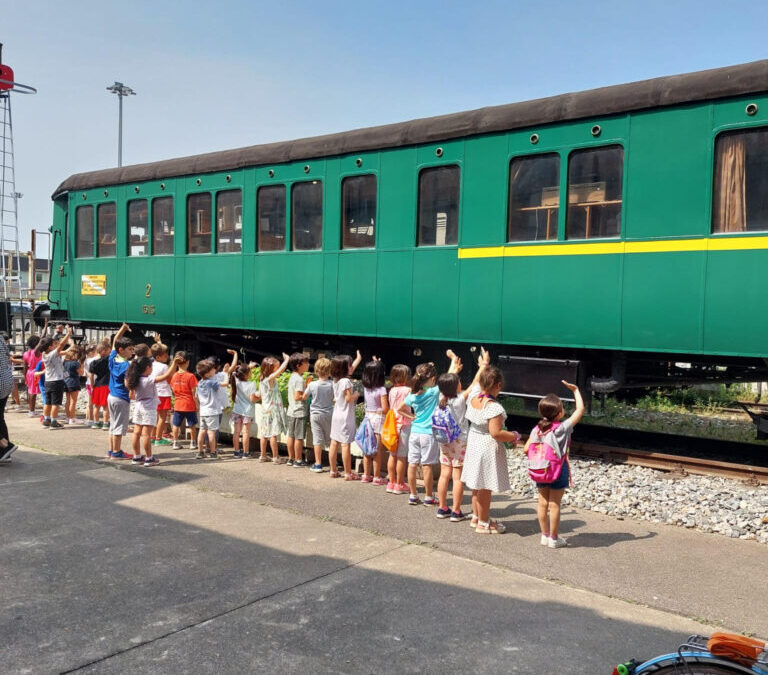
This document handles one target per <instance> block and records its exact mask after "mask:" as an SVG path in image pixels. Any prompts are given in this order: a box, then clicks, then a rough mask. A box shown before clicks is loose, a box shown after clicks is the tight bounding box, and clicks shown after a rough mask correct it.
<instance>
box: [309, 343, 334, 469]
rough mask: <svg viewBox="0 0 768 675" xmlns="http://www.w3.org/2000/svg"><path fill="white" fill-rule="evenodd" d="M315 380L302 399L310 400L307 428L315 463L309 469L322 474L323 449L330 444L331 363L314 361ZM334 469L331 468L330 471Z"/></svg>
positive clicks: (321, 359)
mask: <svg viewBox="0 0 768 675" xmlns="http://www.w3.org/2000/svg"><path fill="white" fill-rule="evenodd" d="M315 375H317V379H316V380H314V381H311V382H310V383H309V384H308V385H307V389H306V391H305V392H304V395H303V396H302V398H303V399H304V400H305V401H306V400H307V399H311V403H310V405H309V426H310V428H311V429H312V443H313V449H314V451H315V463H314V464H313V465H312V466H311V467H310V468H309V470H310V471H312V472H313V473H323V448H328V446H329V445H330V443H331V419H332V418H333V383H332V382H331V381H330V380H329V379H328V378H329V377H330V375H331V361H330V359H326V358H319V359H318V360H317V361H315ZM333 469H334V467H333V466H331V471H333Z"/></svg>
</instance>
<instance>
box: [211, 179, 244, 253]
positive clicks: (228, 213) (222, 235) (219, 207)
mask: <svg viewBox="0 0 768 675" xmlns="http://www.w3.org/2000/svg"><path fill="white" fill-rule="evenodd" d="M242 248H243V193H242V192H241V191H240V190H226V191H223V192H218V193H217V194H216V252H217V253H239V252H240V251H241V250H242Z"/></svg>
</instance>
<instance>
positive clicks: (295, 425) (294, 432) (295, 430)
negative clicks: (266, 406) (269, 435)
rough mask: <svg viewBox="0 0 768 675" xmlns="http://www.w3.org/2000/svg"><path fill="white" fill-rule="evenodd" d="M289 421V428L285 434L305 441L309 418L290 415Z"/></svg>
mask: <svg viewBox="0 0 768 675" xmlns="http://www.w3.org/2000/svg"><path fill="white" fill-rule="evenodd" d="M287 422H288V430H287V431H286V433H285V435H286V436H288V438H297V439H299V440H300V441H303V440H304V437H305V436H306V435H307V418H306V417H293V416H292V415H288V417H287Z"/></svg>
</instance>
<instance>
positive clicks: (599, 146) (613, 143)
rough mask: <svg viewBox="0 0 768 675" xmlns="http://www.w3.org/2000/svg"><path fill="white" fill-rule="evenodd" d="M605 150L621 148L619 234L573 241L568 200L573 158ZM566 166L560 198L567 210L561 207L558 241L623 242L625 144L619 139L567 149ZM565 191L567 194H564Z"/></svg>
mask: <svg viewBox="0 0 768 675" xmlns="http://www.w3.org/2000/svg"><path fill="white" fill-rule="evenodd" d="M605 148H621V151H622V157H621V211H620V213H619V232H618V234H615V235H612V236H609V237H582V238H578V239H571V238H569V237H568V203H569V202H568V198H569V187H570V180H569V176H570V167H571V157H572V156H573V155H574V153H577V152H586V151H589V150H601V149H605ZM565 159H566V162H565V166H564V167H563V165H562V164H561V166H560V171H561V181H560V196H561V204H564V205H565V208H562V207H561V210H562V212H563V216H562V217H563V226H562V239H559V233H560V230H559V228H558V240H559V241H563V242H570V243H587V242H592V241H621V240H622V239H623V238H624V236H625V235H624V231H625V229H626V228H625V225H626V223H625V208H626V205H627V148H626V146H625V143H624V142H622V141H621V140H619V139H610V140H608V139H606V140H605V141H603V142H601V143H590V144H589V145H578V146H574V147H571V148H567V150H566V151H565ZM563 171H565V180H564V181H563V180H562V177H563V176H562V172H563ZM563 189H564V190H565V193H564V194H563Z"/></svg>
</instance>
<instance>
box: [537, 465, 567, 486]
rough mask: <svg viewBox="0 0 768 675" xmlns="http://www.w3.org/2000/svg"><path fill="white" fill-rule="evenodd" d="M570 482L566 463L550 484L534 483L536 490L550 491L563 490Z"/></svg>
mask: <svg viewBox="0 0 768 675" xmlns="http://www.w3.org/2000/svg"><path fill="white" fill-rule="evenodd" d="M570 482H571V467H570V466H569V464H568V462H565V464H563V468H562V469H561V470H560V475H559V476H558V477H557V480H556V481H553V482H552V483H536V487H537V488H549V489H550V490H565V488H567V487H568V485H569V484H570Z"/></svg>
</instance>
